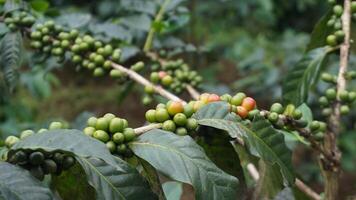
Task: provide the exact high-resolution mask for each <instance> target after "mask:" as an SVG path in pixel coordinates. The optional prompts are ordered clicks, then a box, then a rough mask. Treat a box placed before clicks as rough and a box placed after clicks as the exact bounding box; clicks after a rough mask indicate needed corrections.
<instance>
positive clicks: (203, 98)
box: [199, 93, 210, 104]
mask: <svg viewBox="0 0 356 200" xmlns="http://www.w3.org/2000/svg"><path fill="white" fill-rule="evenodd" d="M209 95H210V94H209V93H203V94H201V95H200V96H199V100H200V101H202V102H204V104H207V103H208V102H209Z"/></svg>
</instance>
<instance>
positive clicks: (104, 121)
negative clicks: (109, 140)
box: [95, 117, 110, 131]
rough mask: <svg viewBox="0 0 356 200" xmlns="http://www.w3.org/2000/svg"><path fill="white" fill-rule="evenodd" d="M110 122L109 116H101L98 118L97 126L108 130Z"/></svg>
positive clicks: (99, 128) (98, 128)
mask: <svg viewBox="0 0 356 200" xmlns="http://www.w3.org/2000/svg"><path fill="white" fill-rule="evenodd" d="M109 123H110V121H109V120H108V119H107V118H104V117H101V118H99V119H97V121H96V124H95V128H96V129H97V130H103V131H106V130H108V128H109Z"/></svg>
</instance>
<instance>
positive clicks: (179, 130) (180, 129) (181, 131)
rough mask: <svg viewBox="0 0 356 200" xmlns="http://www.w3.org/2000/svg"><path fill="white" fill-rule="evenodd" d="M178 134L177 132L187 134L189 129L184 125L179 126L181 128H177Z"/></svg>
mask: <svg viewBox="0 0 356 200" xmlns="http://www.w3.org/2000/svg"><path fill="white" fill-rule="evenodd" d="M176 134H177V135H180V136H185V135H187V134H188V131H187V129H186V128H184V127H179V128H177V130H176Z"/></svg>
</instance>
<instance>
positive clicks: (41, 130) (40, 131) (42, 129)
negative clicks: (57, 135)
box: [37, 128, 48, 133]
mask: <svg viewBox="0 0 356 200" xmlns="http://www.w3.org/2000/svg"><path fill="white" fill-rule="evenodd" d="M45 131H48V129H46V128H41V129H40V130H38V131H37V133H43V132H45Z"/></svg>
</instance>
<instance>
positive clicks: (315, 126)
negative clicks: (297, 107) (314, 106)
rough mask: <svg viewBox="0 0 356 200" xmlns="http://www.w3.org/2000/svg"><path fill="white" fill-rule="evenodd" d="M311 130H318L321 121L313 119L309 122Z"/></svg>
mask: <svg viewBox="0 0 356 200" xmlns="http://www.w3.org/2000/svg"><path fill="white" fill-rule="evenodd" d="M309 128H310V131H312V132H314V131H317V130H318V129H319V128H320V123H319V121H312V122H310V124H309Z"/></svg>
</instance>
